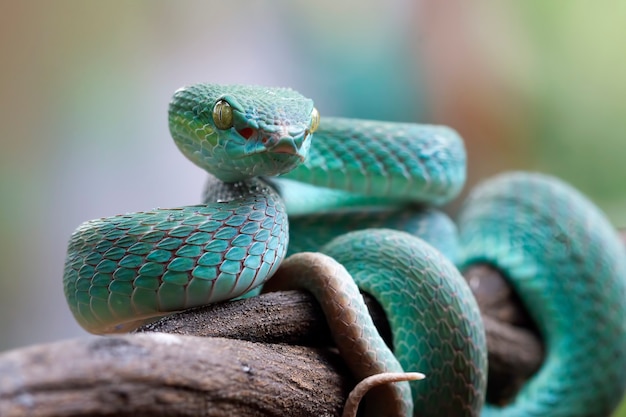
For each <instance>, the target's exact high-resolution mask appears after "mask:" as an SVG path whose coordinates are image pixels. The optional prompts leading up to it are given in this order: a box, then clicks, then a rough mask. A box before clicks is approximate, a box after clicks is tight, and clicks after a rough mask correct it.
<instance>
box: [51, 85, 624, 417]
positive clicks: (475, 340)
mask: <svg viewBox="0 0 626 417" xmlns="http://www.w3.org/2000/svg"><path fill="white" fill-rule="evenodd" d="M169 126H170V132H171V134H172V137H173V138H174V140H175V142H176V144H177V146H178V148H179V149H180V150H181V151H182V153H183V154H184V155H185V156H186V157H187V158H189V159H190V160H191V161H192V162H193V163H195V164H196V165H198V166H200V167H201V168H203V169H205V170H206V171H207V172H208V173H209V174H211V178H212V179H211V180H210V181H209V183H208V185H207V190H206V192H205V202H204V204H199V205H195V206H184V207H179V208H173V209H155V210H151V211H146V212H141V213H131V214H123V215H118V216H114V217H110V218H103V219H96V220H92V221H88V222H86V223H84V224H82V225H81V226H79V227H78V229H77V230H76V231H75V232H74V233H73V235H72V237H71V239H70V243H69V247H68V254H67V259H66V263H65V272H64V278H63V283H64V289H65V295H66V298H67V301H68V304H69V306H70V309H71V311H72V313H73V314H74V316H75V318H76V320H77V321H78V322H79V323H80V324H81V326H83V327H84V328H85V329H87V330H88V331H90V332H93V333H109V332H123V331H128V330H131V329H133V328H135V327H137V326H138V325H140V324H142V323H144V322H148V321H151V320H154V319H155V318H156V317H159V316H163V315H165V314H168V313H170V312H174V311H180V310H183V309H187V308H191V307H195V306H200V305H205V304H209V303H214V302H218V301H224V300H228V299H232V298H236V297H240V296H245V295H247V296H249V295H250V294H254V293H255V291H258V289H259V288H260V287H261V286H262V284H264V283H265V282H266V281H267V280H268V279H269V278H270V277H272V275H274V273H275V272H276V271H277V270H278V268H279V265H280V264H281V262H282V261H283V259H284V258H285V257H286V256H287V254H291V253H298V252H311V251H315V252H318V251H321V252H323V253H324V254H326V255H327V256H328V257H330V258H332V259H333V260H334V261H332V262H337V263H338V264H337V266H336V267H333V268H335V269H336V270H337V271H339V272H337V274H339V275H342V274H343V275H346V276H348V277H350V276H351V277H352V279H353V280H354V281H352V280H350V279H349V278H348V280H349V281H350V282H349V283H348V284H346V285H347V286H353V285H354V283H356V285H357V286H358V289H360V290H361V291H363V292H366V293H369V294H370V295H372V296H373V297H374V298H376V299H377V300H378V302H379V303H380V304H381V306H382V307H383V309H384V311H385V313H386V315H387V318H388V320H389V322H390V325H391V328H392V333H393V353H392V352H391V350H389V348H387V347H386V345H385V343H384V342H383V341H382V339H380V337H379V336H378V333H377V331H376V329H375V328H372V327H373V325H372V324H371V321H368V318H367V311H366V310H365V312H363V310H359V309H363V308H365V307H364V306H363V302H362V299H360V295H359V291H358V289H357V290H355V289H354V288H356V287H354V288H352V287H351V288H352V289H345V292H344V290H343V289H342V290H340V291H336V292H338V293H339V294H340V297H339V300H338V301H335V300H333V301H332V302H331V303H335V302H337V303H348V304H350V305H351V308H354V309H356V310H355V311H357V313H354V317H356V320H355V322H354V325H353V326H352V327H355V328H356V329H357V334H358V335H360V336H363V334H366V336H367V338H368V340H369V342H368V343H371V344H370V345H368V346H369V348H367V349H369V351H370V353H371V354H372V358H373V359H372V360H373V361H378V362H382V363H384V364H385V365H384V367H383V370H386V371H389V372H402V371H403V370H405V371H416V372H422V373H424V374H425V375H426V378H425V379H423V380H421V381H412V382H399V383H396V384H390V385H389V386H388V388H387V390H388V391H392V392H391V393H390V394H389V395H394V396H396V397H392V398H398V400H397V401H396V402H397V403H398V404H397V405H394V406H388V405H385V406H380V405H378V406H377V405H369V406H368V415H406V416H410V415H420V416H422V415H424V416H426V415H433V416H475V415H485V416H500V415H501V416H519V417H524V416H605V415H607V414H608V413H610V412H611V410H613V409H614V408H615V407H616V405H617V403H618V402H619V400H620V397H621V395H622V393H623V391H624V389H625V388H626V320H625V318H626V303H625V302H624V301H625V300H626V283H625V282H626V253H625V250H624V248H623V246H622V245H621V242H620V241H619V239H618V237H617V234H616V232H615V231H614V230H613V228H612V227H611V225H610V224H609V222H608V220H607V219H606V218H605V216H604V215H603V214H602V213H601V212H600V210H599V209H597V208H596V207H595V206H594V205H593V204H592V203H591V202H589V200H588V199H587V198H586V197H584V196H583V195H581V193H579V192H578V191H576V190H575V189H573V188H572V187H571V186H569V185H567V184H565V183H563V182H562V181H560V180H558V179H555V178H552V177H549V176H546V175H541V174H532V173H522V172H516V173H506V174H502V175H499V176H497V177H495V178H493V179H490V180H487V181H485V182H484V183H482V184H481V185H479V186H478V187H477V188H476V189H475V190H473V191H472V193H471V194H470V196H469V198H468V199H467V201H466V202H465V204H464V206H463V208H462V211H461V213H460V215H459V221H458V227H457V226H456V225H455V224H454V223H452V221H451V220H450V219H449V218H448V217H447V216H445V215H444V214H442V213H441V212H439V211H437V210H435V209H432V208H421V209H419V210H416V207H417V206H419V207H431V206H434V205H441V204H445V203H447V202H449V201H450V200H451V199H453V198H454V197H456V196H457V195H458V193H459V192H460V190H461V189H462V187H463V185H464V182H465V171H466V156H465V148H464V145H463V142H462V140H461V139H460V137H459V136H458V135H457V133H456V132H455V131H454V130H452V129H449V128H446V127H442V126H433V125H418V124H410V123H391V122H378V121H367V120H356V119H343V118H330V117H328V118H327V117H324V118H320V116H319V113H318V112H317V110H316V109H315V107H314V106H313V101H312V100H310V99H308V98H306V97H304V96H302V95H300V94H299V93H297V92H295V91H293V90H291V89H285V88H266V87H256V86H242V85H230V86H226V85H214V84H196V85H192V86H188V87H185V88H182V89H180V90H178V91H177V92H176V93H175V94H174V97H173V99H172V101H171V103H170V107H169ZM276 176H279V178H275V179H274V178H271V179H268V180H266V178H269V177H276ZM303 183H306V184H303ZM288 213H289V224H288V221H287V214H288ZM354 224H360V226H359V227H358V228H359V229H363V230H357V231H353V230H354V229H355V226H354ZM396 228H401V229H402V230H401V231H400V230H393V229H396ZM457 229H458V231H457ZM296 256H298V255H296ZM303 256H305V257H306V256H307V255H306V254H305V255H303ZM290 259H291V258H289V259H287V260H286V261H285V268H295V269H292V270H293V271H296V272H294V273H289V274H288V275H293V276H296V275H298V276H303V277H305V278H303V279H300V280H298V282H295V280H294V282H293V283H286V284H282V285H286V286H294V287H297V288H304V289H307V290H309V291H311V292H312V293H314V294H316V295H317V296H318V297H319V298H324V297H326V296H325V295H323V294H322V291H321V289H319V288H318V287H317V286H316V285H318V284H311V282H314V281H312V280H309V279H306V276H307V270H309V269H311V268H305V269H304V270H303V269H302V268H300V269H298V266H297V265H298V262H297V261H294V262H291V263H289V262H290ZM296 259H297V258H296ZM475 263H489V264H491V265H493V266H495V267H497V268H498V269H499V270H500V271H502V273H503V274H504V275H505V276H506V277H507V278H508V279H509V281H510V282H511V284H512V286H513V287H514V288H515V290H516V292H517V293H518V294H519V296H520V298H521V300H522V302H523V304H524V305H525V307H526V308H527V309H528V311H529V313H530V315H531V317H532V319H533V320H534V322H535V324H536V325H537V328H538V330H539V332H540V334H541V336H542V338H543V340H544V342H545V345H546V358H545V360H544V363H543V365H542V366H541V369H540V370H539V371H538V372H537V373H536V374H535V375H534V376H532V377H531V379H530V380H529V381H528V382H527V383H526V385H525V386H524V387H523V388H522V390H521V392H520V393H519V394H518V395H517V396H516V398H515V399H514V400H513V402H512V403H511V404H508V405H506V406H504V407H498V406H495V405H490V404H484V396H485V387H486V369H487V360H486V342H485V335H484V329H483V325H482V321H481V318H480V313H479V311H478V307H477V305H476V302H475V300H474V299H473V297H472V294H471V291H470V290H469V288H468V286H467V284H466V282H465V280H464V279H463V277H462V276H461V272H460V271H463V270H464V269H465V268H468V267H469V266H471V265H473V264H475ZM344 272H345V274H344ZM279 275H280V274H279ZM287 281H288V280H287ZM271 283H272V281H271V280H270V284H271ZM346 288H347V287H346ZM318 290H319V291H318ZM320 302H321V303H322V302H323V301H321V300H320ZM331 308H332V306H331ZM350 311H352V310H350ZM331 315H332V313H331ZM350 317H353V316H350ZM331 318H332V317H331ZM329 322H330V323H329V324H330V326H331V327H332V326H333V324H332V322H333V320H332V319H329ZM340 337H344V338H347V339H350V340H352V339H351V338H352V335H347V336H346V335H345V334H344V335H343V336H340ZM340 350H341V348H340ZM348 350H350V349H348ZM372 352H373V353H372ZM347 361H348V362H350V360H349V359H348V360H347ZM352 362H354V363H355V367H358V365H359V363H360V362H362V360H360V359H359V360H353V361H352ZM353 371H354V372H355V374H358V375H360V377H361V378H363V377H366V376H367V372H366V373H365V374H363V373H359V371H358V370H353ZM376 372H381V371H375V372H374V373H376ZM394 401H395V400H394Z"/></svg>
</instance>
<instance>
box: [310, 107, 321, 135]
mask: <svg viewBox="0 0 626 417" xmlns="http://www.w3.org/2000/svg"><path fill="white" fill-rule="evenodd" d="M319 126H320V113H319V112H318V111H317V109H316V108H315V107H313V111H312V112H311V127H309V133H313V132H315V131H316V130H317V128H318V127H319Z"/></svg>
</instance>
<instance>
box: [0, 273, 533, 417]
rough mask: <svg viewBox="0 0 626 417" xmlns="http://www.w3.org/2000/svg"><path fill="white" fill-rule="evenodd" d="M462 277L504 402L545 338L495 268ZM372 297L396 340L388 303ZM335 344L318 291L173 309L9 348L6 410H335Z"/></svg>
mask: <svg viewBox="0 0 626 417" xmlns="http://www.w3.org/2000/svg"><path fill="white" fill-rule="evenodd" d="M466 278H467V279H468V282H469V284H470V286H471V287H472V288H473V290H474V291H475V293H476V296H477V299H478V301H479V304H480V305H481V308H482V312H483V318H484V321H485V326H486V330H487V340H488V348H489V360H490V374H489V380H490V381H492V382H495V383H492V384H490V390H489V393H488V396H489V399H490V400H491V401H492V402H504V401H506V398H507V396H510V395H512V393H514V392H515V390H516V389H517V387H518V386H519V384H520V383H521V381H523V380H525V379H526V378H527V377H528V376H529V375H530V374H532V372H534V371H535V370H536V369H537V368H538V366H539V365H540V363H541V360H542V350H541V343H540V341H539V339H538V338H537V336H536V335H535V334H534V332H533V331H532V326H530V325H529V321H528V319H527V316H526V315H525V313H524V311H523V308H522V307H521V306H520V305H519V302H518V301H517V300H516V298H515V296H514V294H513V293H512V291H511V290H510V288H509V287H508V285H507V284H506V282H505V281H504V280H503V279H502V277H501V276H500V275H499V274H498V273H497V272H496V271H494V270H493V269H490V268H488V267H483V266H480V267H475V268H473V269H471V270H469V271H467V272H466ZM366 301H367V303H368V307H369V308H370V311H371V312H372V315H373V317H374V319H375V322H376V324H377V325H378V326H379V328H381V329H382V330H381V333H382V334H383V335H384V337H386V338H387V340H389V335H390V331H389V327H388V325H387V322H386V319H385V315H384V313H383V312H382V309H381V308H380V306H378V304H377V303H376V302H375V301H374V300H372V299H371V298H370V297H368V296H366ZM529 327H530V330H529V329H528V328H529ZM200 336H201V337H200ZM330 346H331V339H330V335H329V332H328V329H327V326H326V324H325V320H324V318H323V316H322V313H321V310H320V309H319V307H318V306H317V304H316V303H315V301H314V300H313V298H312V297H311V296H309V295H308V294H305V293H300V292H293V291H291V292H282V293H270V294H264V295H262V296H260V297H256V298H252V299H247V300H240V301H233V302H228V303H222V304H217V305H213V306H209V307H203V308H198V309H193V310H188V311H184V312H181V313H178V314H175V315H172V316H168V317H165V318H163V319H161V320H160V321H158V322H156V323H153V324H150V325H147V326H144V327H143V328H142V329H140V330H139V333H138V334H133V335H125V336H107V337H100V338H95V339H88V338H85V339H77V340H70V341H64V342H58V343H52V344H48V345H40V346H33V347H28V348H23V349H19V350H15V351H11V352H6V353H4V354H2V355H0V415H2V416H21V415H33V416H83V415H92V416H109V415H122V416H123V415H133V416H136V415H159V416H174V415H176V416H187V415H190V416H191V415H193V416H202V415H204V416H223V415H250V416H278V415H283V416H284V415H293V416H296V415H298V416H302V415H311V416H313V415H315V416H319V415H328V416H332V415H339V413H340V411H341V409H342V406H343V403H344V401H345V398H346V395H347V393H348V392H349V390H350V388H351V387H352V386H353V385H354V381H353V380H352V379H351V378H350V376H349V372H348V371H347V370H346V369H345V367H344V366H343V363H342V361H341V359H340V358H339V357H338V356H337V354H336V352H335V351H334V350H333V349H332V347H330Z"/></svg>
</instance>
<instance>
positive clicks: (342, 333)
mask: <svg viewBox="0 0 626 417" xmlns="http://www.w3.org/2000/svg"><path fill="white" fill-rule="evenodd" d="M279 290H283V291H284V290H305V291H309V292H310V293H312V294H313V296H314V297H315V298H316V299H317V300H318V303H319V304H320V307H321V308H322V311H323V312H324V315H325V316H326V318H327V321H328V326H329V328H330V329H331V334H332V336H333V340H334V341H335V345H336V346H337V348H338V349H339V352H340V353H341V357H342V358H343V360H344V361H345V362H346V364H347V365H348V368H349V369H350V370H351V371H352V373H353V376H354V377H355V378H356V380H357V381H358V380H362V379H364V378H366V377H368V376H371V375H375V374H380V373H385V372H394V373H401V372H403V369H402V366H401V365H400V363H399V362H398V359H396V357H395V356H394V354H393V352H391V350H390V349H389V347H388V346H387V345H386V344H385V342H384V340H383V339H382V338H381V336H380V335H379V333H378V330H377V329H376V326H375V325H374V322H373V320H372V317H371V316H370V314H369V311H368V309H367V306H366V305H365V301H363V296H362V295H361V293H360V292H359V288H358V287H357V284H356V283H355V282H354V281H353V280H352V277H351V276H350V274H348V272H347V271H346V269H345V268H344V267H343V266H342V265H341V264H340V263H338V262H337V261H336V260H334V259H333V258H331V257H329V256H326V255H323V254H321V253H319V252H317V253H312V252H301V253H297V254H295V255H293V256H290V257H289V258H287V259H286V260H285V262H283V264H282V265H281V268H280V270H279V271H278V272H277V274H276V275H275V276H274V277H273V278H272V279H270V280H269V281H268V282H267V284H266V285H265V286H264V287H263V291H264V292H266V291H279ZM410 399H411V387H410V386H409V383H408V382H406V381H404V382H396V383H393V384H385V385H383V386H379V387H377V388H375V389H373V390H371V391H370V392H368V394H367V396H366V397H365V404H361V409H363V410H364V416H367V417H410V416H412V415H413V402H412V401H411V400H410Z"/></svg>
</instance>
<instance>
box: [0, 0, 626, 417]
mask: <svg viewBox="0 0 626 417" xmlns="http://www.w3.org/2000/svg"><path fill="white" fill-rule="evenodd" d="M624 39H626V2H618V1H612V2H611V1H608V2H601V3H591V2H586V1H554V2H545V1H540V0H532V1H525V2H499V1H495V0H474V1H460V0H457V1H452V2H428V1H414V0H390V1H387V2H371V3H370V2H363V1H353V0H351V1H341V2H338V1H328V0H323V1H322V0H318V1H315V2H296V1H288V0H284V1H243V0H239V1H234V0H233V1H229V2H221V1H220V2H218V1H208V2H207V1H197V2H193V1H180V2H165V1H154V0H151V1H148V0H144V1H107V2H89V1H69V0H59V1H54V2H48V1H43V0H42V1H20V2H2V4H1V5H0V53H1V62H2V64H1V65H0V133H1V135H0V138H1V140H2V148H1V150H0V196H1V198H2V204H1V205H0V210H1V211H0V213H1V216H0V231H1V232H0V351H1V350H6V349H10V348H15V347H19V346H24V345H28V344H33V343H39V342H46V341H51V340H58V339H63V338H68V337H72V336H76V335H84V334H85V333H84V332H83V331H82V330H81V329H80V328H79V327H78V326H77V325H76V324H75V322H74V320H73V319H72V317H71V315H70V313H69V311H68V309H67V307H66V305H65V301H64V297H63V293H62V286H61V277H62V270H63V261H64V256H65V246H66V242H67V239H68V237H69V235H70V233H71V232H72V230H73V229H74V228H75V227H76V226H77V225H78V224H79V223H81V222H82V221H84V220H87V219H91V218H96V217H101V216H108V215H113V214H117V213H123V212H128V211H136V210H145V209H150V208H153V207H157V206H161V207H165V206H177V205H184V204H192V203H197V202H198V201H199V195H200V190H201V188H202V183H203V180H204V175H203V173H202V172H201V171H200V170H199V169H198V168H195V167H194V166H193V165H192V164H191V163H189V162H187V161H186V160H185V159H184V157H182V156H181V154H180V153H179V152H178V151H177V150H176V148H175V146H174V145H173V143H172V141H171V140H170V138H169V133H168V129H167V121H166V110H167V104H168V101H169V98H170V95H171V94H172V92H173V91H174V90H175V89H176V88H178V87H180V86H182V85H183V84H188V83H193V82H198V81H211V82H219V83H255V84H264V85H282V86H291V87H294V88H296V89H297V90H299V91H300V92H302V93H304V94H306V95H308V96H310V97H312V98H314V100H315V101H316V105H317V107H318V108H319V109H320V111H321V113H322V117H323V116H324V115H325V114H335V115H346V116H357V117H369V118H378V119H389V120H407V121H417V122H425V123H442V124H447V125H450V126H452V127H454V128H455V129H457V130H458V131H459V132H460V133H461V135H462V136H463V137H464V139H465V141H466V145H467V148H468V154H469V185H470V186H471V185H472V184H474V183H475V182H476V181H478V180H480V179H481V178H484V177H485V176H488V175H491V174H493V173H496V172H498V171H502V170H507V169H530V170H540V171H544V172H548V173H552V174H555V175H558V176H560V177H562V178H564V179H566V180H567V181H569V182H571V183H572V184H574V185H575V186H576V187H578V188H580V189H581V190H583V191H584V192H585V193H587V194H588V195H589V196H591V198H592V199H593V200H594V201H596V202H597V203H598V205H600V206H601V207H602V208H603V209H604V210H605V211H606V212H607V213H608V215H609V217H610V218H611V220H612V221H613V222H614V223H615V225H616V226H626V192H625V187H624V184H626V169H624V166H625V162H626V161H625V158H626V139H625V137H624V136H625V132H626V117H625V114H624V113H625V109H626V53H625V51H624V46H623V42H624ZM625 372H626V370H625ZM624 415H626V413H625V414H624Z"/></svg>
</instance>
